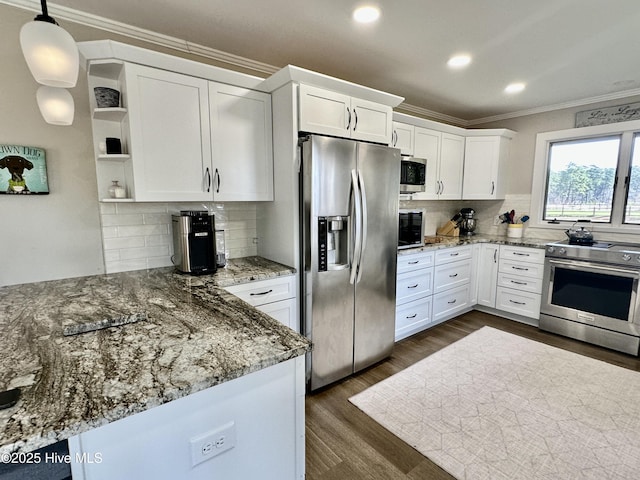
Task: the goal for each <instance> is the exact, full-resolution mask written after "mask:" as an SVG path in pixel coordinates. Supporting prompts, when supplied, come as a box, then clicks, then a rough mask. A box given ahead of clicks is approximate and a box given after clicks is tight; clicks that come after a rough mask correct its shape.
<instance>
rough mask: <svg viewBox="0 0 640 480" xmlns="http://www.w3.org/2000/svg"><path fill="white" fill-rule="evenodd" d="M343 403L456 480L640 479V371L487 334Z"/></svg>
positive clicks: (486, 329) (503, 334) (472, 337)
mask: <svg viewBox="0 0 640 480" xmlns="http://www.w3.org/2000/svg"><path fill="white" fill-rule="evenodd" d="M350 401H351V402H352V403H353V404H354V405H356V406H357V407H358V408H360V409H361V410H362V411H363V412H365V413H366V414H367V415H369V416H370V417H372V418H373V419H374V420H375V421H376V422H378V423H380V424H381V425H383V426H384V427H385V428H387V429H388V430H389V431H391V432H392V433H393V434H395V435H397V436H398V437H400V438H401V439H402V440H404V441H405V442H407V443H408V444H410V445H411V446H413V447H414V448H415V449H417V450H418V451H419V452H421V453H422V454H423V455H425V456H426V457H428V458H429V459H430V460H432V461H433V462H435V463H436V464H438V465H439V466H440V467H442V468H443V469H445V470H446V471H447V472H449V473H450V474H451V475H453V476H454V477H456V478H457V479H460V480H476V479H477V480H503V479H504V480H515V479H522V480H532V479H545V480H551V479H557V480H567V479H594V480H596V479H597V480H605V479H611V480H622V479H628V480H637V479H639V478H640V373H638V372H634V371H631V370H628V369H624V368H621V367H617V366H614V365H610V364H608V363H605V362H601V361H599V360H594V359H591V358H588V357H584V356H581V355H578V354H575V353H571V352H567V351H565V350H561V349H558V348H555V347H551V346H548V345H544V344H542V343H539V342H535V341H532V340H528V339H525V338H522V337H519V336H516V335H512V334H509V333H506V332H502V331H500V330H496V329H493V328H490V327H483V328H482V329H480V330H478V331H476V332H474V333H472V334H470V335H468V336H467V337H465V338H463V339H461V340H459V341H457V342H455V343H453V344H451V345H449V346H447V347H445V348H443V349H442V350H440V351H438V352H436V353H434V354H433V355H431V356H429V357H427V358H425V359H424V360H421V361H420V362H418V363H416V364H414V365H412V366H411V367H409V368H407V369H405V370H403V371H401V372H399V373H397V374H396V375H393V376H392V377H389V378H387V379H386V380H383V381H382V382H380V383H378V384H376V385H373V386H372V387H370V388H368V389H367V390H365V391H363V392H361V393H359V394H357V395H355V396H353V397H352V398H350Z"/></svg>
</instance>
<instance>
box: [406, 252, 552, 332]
mask: <svg viewBox="0 0 640 480" xmlns="http://www.w3.org/2000/svg"><path fill="white" fill-rule="evenodd" d="M544 254H545V251H544V249H541V248H533V247H521V246H517V245H498V244H495V243H481V244H475V245H463V246H459V247H451V248H441V249H435V250H431V251H428V250H427V251H423V252H419V253H403V254H401V255H399V256H398V275H397V284H396V286H397V296H396V330H395V331H396V341H397V340H400V339H402V338H406V337H408V336H410V335H413V334H414V333H417V332H419V331H421V330H424V329H425V328H428V327H430V326H433V325H435V324H437V323H440V322H443V321H445V320H448V319H450V318H453V317H455V316H457V315H460V314H461V313H464V312H466V311H469V310H471V309H472V308H474V306H476V305H477V306H478V307H479V308H481V309H482V307H487V308H488V309H489V310H485V311H489V312H490V313H495V314H497V315H500V314H501V312H502V313H504V315H503V316H506V317H508V318H514V319H516V320H520V321H524V322H525V323H529V322H528V321H526V318H532V319H536V320H537V319H539V318H540V303H541V292H542V275H543V271H544ZM509 315H516V316H515V317H514V316H509ZM523 317H525V318H523Z"/></svg>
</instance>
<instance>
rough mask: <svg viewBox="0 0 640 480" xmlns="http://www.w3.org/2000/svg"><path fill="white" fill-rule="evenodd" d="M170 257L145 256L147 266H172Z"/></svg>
mask: <svg viewBox="0 0 640 480" xmlns="http://www.w3.org/2000/svg"><path fill="white" fill-rule="evenodd" d="M172 266H173V263H172V262H171V257H166V256H164V257H151V258H147V268H160V267H172Z"/></svg>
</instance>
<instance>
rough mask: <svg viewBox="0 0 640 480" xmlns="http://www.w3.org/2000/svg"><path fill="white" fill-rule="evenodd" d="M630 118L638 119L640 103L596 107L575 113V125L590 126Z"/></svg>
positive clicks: (624, 120) (639, 118) (639, 116)
mask: <svg viewBox="0 0 640 480" xmlns="http://www.w3.org/2000/svg"><path fill="white" fill-rule="evenodd" d="M630 120H640V103H628V104H626V105H619V106H617V107H606V108H596V109H595V110H585V111H584V112H578V113H576V127H591V126H593V125H604V124H606V123H617V122H628V121H630Z"/></svg>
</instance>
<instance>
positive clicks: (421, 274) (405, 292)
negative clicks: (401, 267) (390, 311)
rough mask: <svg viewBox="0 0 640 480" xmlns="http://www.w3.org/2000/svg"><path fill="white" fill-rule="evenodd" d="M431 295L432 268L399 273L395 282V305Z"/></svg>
mask: <svg viewBox="0 0 640 480" xmlns="http://www.w3.org/2000/svg"><path fill="white" fill-rule="evenodd" d="M432 293H433V268H421V269H420V270H415V271H413V272H407V273H401V274H400V275H398V280H397V282H396V305H400V304H402V303H407V302H411V301H413V300H417V299H418V298H422V297H426V296H427V295H431V294H432Z"/></svg>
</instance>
